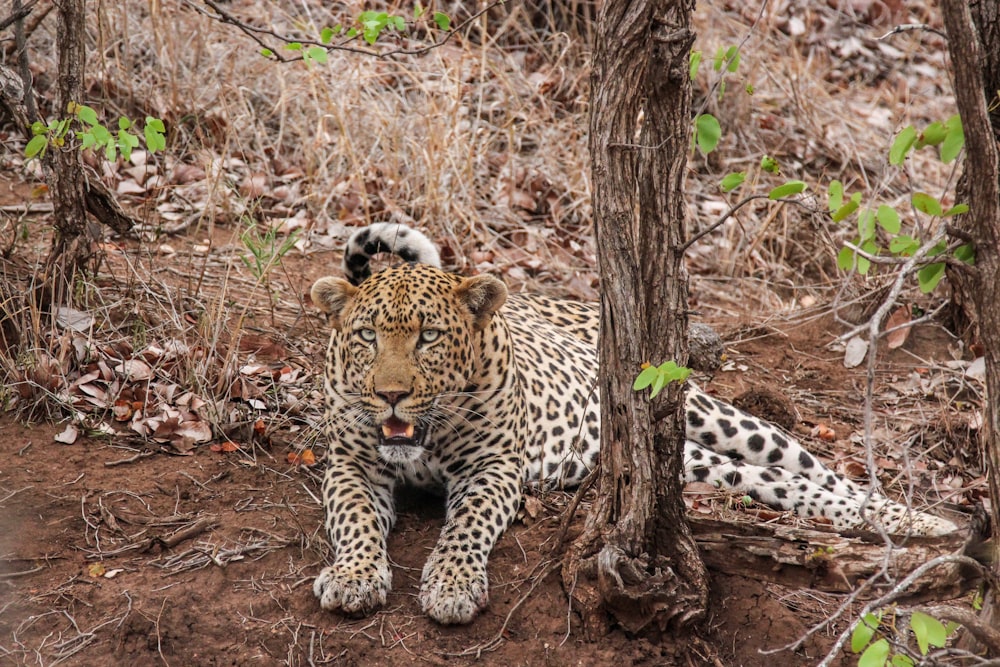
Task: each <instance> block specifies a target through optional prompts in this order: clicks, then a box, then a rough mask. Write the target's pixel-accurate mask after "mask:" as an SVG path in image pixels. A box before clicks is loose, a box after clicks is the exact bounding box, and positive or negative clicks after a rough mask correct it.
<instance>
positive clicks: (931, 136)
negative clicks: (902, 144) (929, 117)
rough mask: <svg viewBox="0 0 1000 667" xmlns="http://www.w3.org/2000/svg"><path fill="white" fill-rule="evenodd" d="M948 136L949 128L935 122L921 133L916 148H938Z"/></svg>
mask: <svg viewBox="0 0 1000 667" xmlns="http://www.w3.org/2000/svg"><path fill="white" fill-rule="evenodd" d="M947 136H948V128H947V127H945V124H944V123H942V122H939V121H935V122H933V123H931V124H930V125H928V126H927V127H925V128H924V131H923V132H921V133H920V137H919V138H918V139H917V143H916V144H915V145H914V147H915V148H917V149H921V148H923V147H924V146H937V145H938V144H940V143H941V142H942V141H944V139H945V137H947Z"/></svg>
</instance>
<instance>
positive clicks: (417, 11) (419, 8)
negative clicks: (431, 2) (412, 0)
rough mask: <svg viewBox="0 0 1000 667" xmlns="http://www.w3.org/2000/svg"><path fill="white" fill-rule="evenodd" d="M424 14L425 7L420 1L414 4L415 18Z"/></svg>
mask: <svg viewBox="0 0 1000 667" xmlns="http://www.w3.org/2000/svg"><path fill="white" fill-rule="evenodd" d="M423 15H424V7H423V5H421V4H420V3H419V2H418V3H417V4H415V5H413V20H414V21H415V20H417V19H418V18H420V17H421V16H423Z"/></svg>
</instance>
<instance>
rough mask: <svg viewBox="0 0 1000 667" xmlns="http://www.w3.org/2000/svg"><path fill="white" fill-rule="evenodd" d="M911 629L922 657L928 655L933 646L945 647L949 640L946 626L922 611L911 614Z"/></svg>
mask: <svg viewBox="0 0 1000 667" xmlns="http://www.w3.org/2000/svg"><path fill="white" fill-rule="evenodd" d="M910 628H912V629H913V634H914V636H915V637H916V638H917V647H918V648H919V649H920V654H921V655H927V651H928V650H929V649H930V647H931V646H936V647H938V648H941V647H943V646H944V645H945V643H946V641H947V639H948V633H947V631H946V630H945V628H944V624H943V623H942V622H941V621H939V620H937V619H936V618H934V617H933V616H930V615H928V614H925V613H923V612H921V611H915V612H913V613H912V614H910Z"/></svg>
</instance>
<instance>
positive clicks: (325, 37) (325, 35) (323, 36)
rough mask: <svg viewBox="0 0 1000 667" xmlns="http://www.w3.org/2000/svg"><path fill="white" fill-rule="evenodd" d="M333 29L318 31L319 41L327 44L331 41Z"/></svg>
mask: <svg viewBox="0 0 1000 667" xmlns="http://www.w3.org/2000/svg"><path fill="white" fill-rule="evenodd" d="M333 34H334V33H333V28H323V29H322V30H320V31H319V41H321V42H323V43H324V44H329V43H330V42H331V41H332V40H333Z"/></svg>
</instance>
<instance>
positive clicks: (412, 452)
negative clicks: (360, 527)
mask: <svg viewBox="0 0 1000 667" xmlns="http://www.w3.org/2000/svg"><path fill="white" fill-rule="evenodd" d="M311 296H312V301H313V304H314V305H316V306H317V307H318V308H319V309H320V310H322V311H324V312H326V313H327V314H328V315H329V316H330V320H331V323H332V325H333V328H334V332H333V334H332V338H331V341H330V348H329V351H328V358H327V364H326V382H327V391H328V392H330V393H331V394H332V395H334V396H336V397H337V398H338V399H339V402H340V404H342V405H344V406H345V409H348V410H355V411H356V414H352V415H350V416H349V417H350V418H351V419H356V420H357V422H358V423H361V424H364V425H366V426H367V427H370V428H371V429H372V430H373V434H374V435H375V437H376V438H377V442H378V445H377V446H378V452H379V455H380V456H381V457H382V458H383V459H384V460H385V461H387V462H390V463H405V462H408V461H414V460H416V459H417V458H419V457H420V455H421V453H422V452H423V450H424V438H425V436H426V434H427V431H428V428H429V427H430V426H432V425H433V423H434V421H435V420H436V419H438V418H439V417H440V414H439V412H438V411H437V409H438V408H439V406H440V404H441V402H442V400H443V399H447V398H449V397H453V396H456V395H459V394H461V393H462V392H465V391H467V387H468V386H469V384H470V381H471V380H472V379H473V375H474V374H475V373H477V372H482V364H481V360H480V356H481V355H482V354H483V353H484V350H482V349H481V346H484V345H489V342H488V341H485V340H484V337H483V336H481V335H479V334H480V332H483V331H484V330H485V329H487V328H488V326H489V324H490V322H491V320H492V319H493V316H494V314H495V313H496V312H497V310H499V308H500V307H501V306H502V305H503V303H504V301H505V300H506V298H507V288H506V287H505V286H504V284H503V283H502V282H500V281H499V280H498V279H496V278H494V277H492V276H488V275H481V276H475V277H472V278H463V277H461V276H457V275H454V274H450V273H446V272H444V271H441V270H440V269H437V268H434V267H431V266H427V265H421V264H418V265H404V266H399V267H395V268H391V269H386V270H384V271H382V272H380V273H377V274H375V275H374V276H372V277H371V278H368V279H367V280H365V281H364V282H363V283H362V284H361V285H360V286H358V287H355V286H353V285H351V284H350V283H349V282H347V281H346V280H342V279H339V278H320V279H319V280H317V281H316V283H315V284H314V285H313V287H312V293H311Z"/></svg>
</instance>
